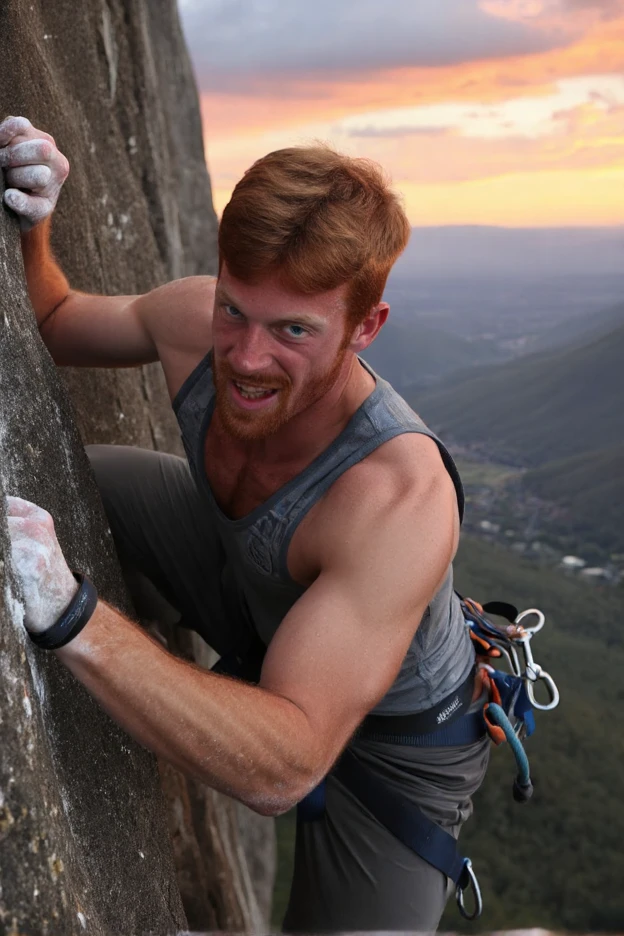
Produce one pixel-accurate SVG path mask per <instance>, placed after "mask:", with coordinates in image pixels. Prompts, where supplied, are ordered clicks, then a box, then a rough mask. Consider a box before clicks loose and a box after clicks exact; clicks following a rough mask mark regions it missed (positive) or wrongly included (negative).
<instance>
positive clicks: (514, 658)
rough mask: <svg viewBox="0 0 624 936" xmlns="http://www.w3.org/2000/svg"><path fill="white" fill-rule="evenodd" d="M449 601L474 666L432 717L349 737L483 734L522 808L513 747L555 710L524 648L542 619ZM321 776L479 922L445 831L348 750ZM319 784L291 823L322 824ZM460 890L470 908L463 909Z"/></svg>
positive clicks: (256, 659) (230, 660)
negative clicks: (507, 754) (508, 773)
mask: <svg viewBox="0 0 624 936" xmlns="http://www.w3.org/2000/svg"><path fill="white" fill-rule="evenodd" d="M458 597H459V600H460V603H461V609H462V613H463V615H464V619H465V621H466V625H467V627H468V629H469V633H470V637H471V639H472V642H473V645H474V649H475V653H476V664H475V667H474V668H473V669H472V670H471V671H470V673H469V674H468V676H467V678H466V679H465V680H464V682H463V683H462V684H461V685H460V686H459V687H458V688H457V689H456V690H454V691H453V692H452V693H449V695H447V696H445V698H444V699H442V700H441V701H440V702H438V704H437V705H436V706H434V707H433V708H430V709H427V710H426V711H424V712H417V713H415V714H411V715H368V716H367V717H366V718H365V719H364V721H363V722H362V725H361V726H360V728H359V730H358V732H357V738H358V739H362V740H367V741H382V742H389V743H391V744H404V745H411V746H417V747H447V746H455V745H467V744H473V743H475V742H476V741H479V740H480V739H481V738H484V737H485V735H486V734H489V736H490V738H491V740H492V741H493V742H494V743H495V744H496V745H500V744H502V743H503V742H504V741H507V743H508V744H509V747H510V749H511V751H512V752H513V755H514V757H515V760H516V767H517V774H516V777H515V779H514V784H513V796H514V799H515V800H516V801H517V802H520V803H525V802H527V801H528V800H529V799H530V797H531V794H532V792H533V786H532V784H531V773H530V768H529V761H528V758H527V755H526V752H525V750H524V747H523V744H522V742H523V741H524V739H525V738H528V737H529V736H530V735H531V734H532V733H533V731H534V730H535V719H534V717H533V710H534V709H539V710H540V711H550V710H551V709H554V708H556V706H557V705H558V703H559V692H558V689H557V686H556V685H555V682H554V680H553V679H552V677H551V676H550V675H549V674H548V673H547V672H546V671H545V670H543V669H542V667H541V666H540V665H539V663H537V662H536V660H535V659H534V657H533V653H532V649H531V640H532V638H533V637H534V636H535V634H537V633H538V632H539V631H540V630H541V629H542V627H543V626H544V623H545V618H544V615H543V614H542V612H541V611H539V610H538V609H537V608H529V609H528V610H526V611H523V612H522V613H521V614H519V613H518V610H517V609H516V608H515V607H514V606H513V605H510V604H507V603H505V602H497V601H494V602H490V603H489V604H485V605H480V604H479V603H478V602H476V601H473V600H472V599H471V598H463V597H462V596H461V595H458ZM489 615H495V616H497V617H502V618H503V619H505V620H506V621H507V622H508V624H507V626H502V627H499V626H497V625H496V624H494V623H493V622H492V621H491V620H490V619H489ZM531 618H535V619H536V622H535V623H534V624H533V626H532V627H530V626H527V623H526V622H527V621H529V620H530V619H531ZM264 652H265V648H264V646H263V645H260V643H259V642H258V643H257V645H254V646H252V647H250V648H249V649H248V651H247V652H246V653H245V654H242V655H238V654H235V653H231V654H226V655H225V656H224V657H222V658H221V659H220V660H219V662H218V663H217V664H216V666H215V667H213V669H214V670H215V671H216V672H220V673H226V674H228V675H231V676H237V677H239V678H242V679H246V680H248V681H250V682H257V681H258V680H259V679H260V669H261V666H262V657H263V655H264ZM494 661H497V662H500V661H502V662H505V663H506V664H507V667H508V669H509V672H506V671H504V670H500V669H496V668H495V667H494V666H493V665H492V663H493V662H494ZM477 675H479V677H480V679H481V681H482V683H483V686H484V695H487V697H488V698H487V701H486V702H485V703H484V705H483V708H478V709H475V710H474V711H470V709H471V708H474V706H473V705H472V704H471V703H472V696H473V690H474V684H475V677H476V676H477ZM540 683H542V684H543V686H544V688H545V690H546V692H547V694H548V701H547V702H542V701H539V700H538V698H537V696H536V688H537V686H538V685H539V684H540ZM486 689H487V693H486V692H485V690H486ZM329 776H331V777H333V778H335V779H336V780H337V781H338V782H339V783H341V784H342V785H343V786H344V787H346V789H347V790H349V791H350V793H351V794H352V795H353V796H355V797H356V799H358V800H359V801H360V802H361V803H362V805H363V806H364V807H365V808H366V809H367V810H368V811H369V812H370V813H372V815H373V816H374V817H375V818H376V819H377V821H378V822H380V823H381V824H382V825H383V826H385V827H386V828H387V829H388V831H389V832H391V833H392V834H393V835H394V836H396V838H398V839H399V841H401V842H403V844H404V845H406V846H407V847H408V848H410V849H411V850H412V851H413V852H415V853H416V854H417V855H419V856H420V857H421V858H422V859H423V860H424V861H426V862H428V863H429V864H431V865H433V867H435V868H437V869H438V870H439V871H441V872H442V873H443V874H445V875H446V876H447V877H448V878H449V879H450V880H451V881H453V883H454V884H455V896H456V900H457V905H458V907H459V911H460V913H461V914H462V916H463V917H465V918H466V919H467V920H476V919H477V918H478V917H479V916H480V915H481V912H482V910H483V901H482V898H481V891H480V888H479V882H478V881H477V877H476V874H475V872H474V870H473V867H472V863H471V861H470V859H469V858H465V857H463V856H462V855H461V853H460V852H459V851H458V848H457V842H456V839H455V838H454V836H452V835H451V834H450V832H447V831H446V830H445V829H443V828H442V827H441V826H439V825H438V824H437V823H436V822H433V821H432V820H431V819H429V817H428V816H427V815H426V814H425V813H424V812H423V811H422V810H421V809H419V807H418V806H417V805H416V804H415V803H413V802H412V801H411V800H408V799H406V798H405V797H404V796H402V795H401V794H399V793H397V792H396V791H395V790H393V789H390V788H389V786H388V784H387V783H386V782H385V781H384V780H383V779H382V778H380V777H379V776H377V775H376V774H375V773H374V772H373V771H372V770H371V769H370V767H368V765H367V764H365V763H364V762H363V760H362V758H361V757H359V756H358V754H357V751H354V750H353V749H352V748H350V747H349V748H347V749H346V750H345V751H344V753H343V754H342V756H341V757H340V759H339V760H338V762H337V764H336V765H335V766H334V768H333V769H332V771H331V772H330V774H329ZM326 783H327V778H325V779H324V780H322V781H321V783H320V784H319V785H318V786H317V787H315V788H314V789H313V790H312V791H311V792H310V793H309V794H308V795H307V796H306V797H305V798H304V799H303V800H302V801H301V802H300V803H299V804H298V806H297V821H298V822H303V823H306V822H314V821H315V820H318V819H321V818H322V817H323V816H324V814H325V790H326ZM469 891H470V892H471V893H472V900H471V903H472V908H471V909H469V908H468V906H467V905H466V900H465V897H466V895H467V894H468V892H469Z"/></svg>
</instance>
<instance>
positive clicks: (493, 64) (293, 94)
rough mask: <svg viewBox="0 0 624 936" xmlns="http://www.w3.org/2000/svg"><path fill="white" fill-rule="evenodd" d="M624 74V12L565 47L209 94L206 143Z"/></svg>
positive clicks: (495, 99) (261, 83) (278, 79)
mask: <svg viewBox="0 0 624 936" xmlns="http://www.w3.org/2000/svg"><path fill="white" fill-rule="evenodd" d="M623 72H624V15H622V16H620V17H618V18H616V19H612V20H610V21H609V22H601V21H597V22H594V23H593V24H592V25H591V27H589V28H588V30H587V32H586V33H585V34H584V35H583V36H582V38H580V39H578V40H577V41H574V42H573V43H572V44H571V45H569V46H568V47H567V48H561V49H557V50H554V51H551V52H543V53H538V54H535V55H531V56H518V57H515V58H508V59H499V60H488V61H483V62H472V63H467V64H465V65H455V66H452V67H438V68H407V69H397V70H394V71H384V72H377V73H372V74H367V73H362V74H361V75H360V76H358V77H357V78H354V77H353V76H346V77H345V78H344V80H339V79H338V78H336V77H333V78H332V80H327V81H319V80H318V79H312V78H306V77H302V78H297V77H296V76H293V79H292V81H291V82H289V84H288V87H287V88H284V78H283V76H282V75H275V76H274V78H271V77H267V76H263V78H262V79H261V80H260V79H259V80H258V85H257V88H256V90H255V93H254V94H214V93H210V94H207V93H205V94H203V95H202V98H201V106H202V116H203V119H204V126H205V127H206V133H207V139H208V141H211V140H216V139H219V138H222V137H228V138H229V137H232V136H237V135H248V134H253V133H258V132H266V131H270V130H273V129H276V128H280V129H285V128H288V127H295V126H300V125H302V124H304V123H313V122H315V121H321V120H322V121H324V122H326V121H333V120H338V119H340V118H342V117H344V116H346V115H352V114H357V113H364V112H366V111H371V110H381V109H383V108H397V107H417V106H422V105H426V104H436V103H440V102H448V101H478V102H480V103H493V104H494V103H499V102H501V101H506V100H509V99H510V98H513V97H518V96H521V95H526V94H530V95H532V96H538V95H545V94H549V93H552V91H553V88H554V83H555V82H556V81H557V80H559V79H561V78H567V77H573V76H578V75H591V74H608V73H612V74H617V73H623Z"/></svg>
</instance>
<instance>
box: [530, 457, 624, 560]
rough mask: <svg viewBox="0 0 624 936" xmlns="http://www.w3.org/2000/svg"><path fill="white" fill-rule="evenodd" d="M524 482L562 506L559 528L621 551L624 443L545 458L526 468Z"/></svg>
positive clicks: (623, 547)
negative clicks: (538, 463) (549, 460)
mask: <svg viewBox="0 0 624 936" xmlns="http://www.w3.org/2000/svg"><path fill="white" fill-rule="evenodd" d="M522 483H523V485H524V487H525V488H526V489H527V490H529V491H531V492H532V493H533V494H535V495H537V496H538V497H540V498H542V499H543V500H546V501H553V502H556V503H557V504H559V505H560V506H561V508H562V514H561V515H560V516H559V517H558V518H557V528H558V530H559V531H560V532H561V533H563V534H566V535H572V536H574V537H575V538H576V540H577V541H585V542H586V543H596V544H597V545H601V546H604V547H605V548H607V549H608V550H609V551H610V552H613V553H615V552H617V553H624V443H622V444H621V445H616V446H614V447H613V448H609V449H601V450H600V451H598V452H588V453H585V454H582V455H575V456H574V457H573V458H565V459H562V460H560V461H554V462H549V463H548V464H546V465H543V466H542V467H541V468H535V469H533V470H531V471H528V472H527V473H526V474H525V475H524V477H523V479H522ZM597 521H598V522H597Z"/></svg>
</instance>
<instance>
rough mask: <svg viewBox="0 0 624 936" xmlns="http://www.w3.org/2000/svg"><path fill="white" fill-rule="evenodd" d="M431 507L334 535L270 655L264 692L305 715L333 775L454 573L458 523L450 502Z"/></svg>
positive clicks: (351, 522)
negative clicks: (281, 698)
mask: <svg viewBox="0 0 624 936" xmlns="http://www.w3.org/2000/svg"><path fill="white" fill-rule="evenodd" d="M431 500H432V499H431V498H428V499H426V502H425V503H423V502H419V503H414V504H412V503H411V502H410V501H409V499H408V502H407V503H402V504H401V505H400V506H401V508H402V509H401V510H396V509H392V508H390V509H387V505H386V509H385V510H384V509H383V505H380V510H379V511H378V512H374V513H373V515H372V517H371V515H370V514H368V515H367V517H368V519H362V518H358V516H357V513H355V514H354V513H352V514H351V515H350V516H349V519H348V520H347V521H346V522H345V524H344V526H342V527H340V526H339V527H338V528H337V529H334V530H333V531H332V532H333V535H332V536H331V538H330V539H331V546H330V547H329V549H328V556H329V558H328V559H327V561H326V562H325V565H324V567H323V569H322V571H321V573H320V575H319V577H318V578H317V579H316V581H315V582H314V583H313V585H311V586H310V587H309V588H308V589H307V590H306V592H305V593H304V594H303V596H302V597H301V598H300V599H299V601H298V602H297V603H296V604H295V605H294V606H293V608H292V609H291V610H290V612H289V613H288V615H287V616H286V617H285V618H284V620H283V622H282V624H281V625H280V627H279V629H278V631H277V633H276V634H275V637H274V638H273V641H272V642H271V645H270V647H269V650H268V652H267V656H266V658H265V664H264V668H263V672H262V681H261V685H263V686H265V687H266V688H267V689H270V690H272V691H274V692H277V693H279V694H281V695H283V696H284V697H286V698H288V699H290V701H292V702H294V703H295V704H296V705H298V706H299V707H300V708H301V709H302V710H303V711H304V712H305V713H306V715H307V717H308V720H309V721H310V724H311V727H312V729H313V732H314V735H315V737H316V738H317V739H318V744H319V756H320V757H322V758H323V759H324V761H325V763H326V766H327V768H329V766H330V765H331V763H332V762H333V760H334V759H335V757H336V756H337V755H338V754H339V753H340V750H341V749H342V748H343V747H344V745H345V744H346V743H347V742H348V740H349V738H350V736H351V735H352V734H353V732H354V731H355V729H356V728H357V726H358V725H359V723H360V722H361V721H362V719H363V718H364V717H365V716H366V714H367V713H368V712H369V711H370V710H371V709H372V708H374V707H375V705H377V703H378V702H379V701H380V700H381V699H382V698H383V696H384V695H385V694H386V692H387V691H388V689H389V688H390V687H391V685H392V683H393V682H394V680H395V679H396V676H397V674H398V672H399V670H400V668H401V664H402V662H403V660H404V658H405V655H406V653H407V650H408V648H409V646H410V643H411V641H412V639H413V637H414V634H415V632H416V630H417V627H418V624H419V623H420V621H421V619H422V617H423V614H424V612H425V610H426V607H427V605H428V604H429V602H430V601H431V599H432V598H433V596H434V594H435V593H436V591H437V589H438V587H439V586H440V584H441V583H442V581H443V580H444V577H445V575H446V574H447V572H448V568H449V565H450V562H451V559H452V555H453V549H454V523H453V513H452V510H451V509H450V508H449V507H448V506H446V504H447V500H448V498H447V497H446V495H444V496H442V497H441V498H437V497H434V498H433V501H435V503H433V504H431V503H429V501H431ZM446 514H448V517H447V520H446V522H445V521H444V519H443V515H446Z"/></svg>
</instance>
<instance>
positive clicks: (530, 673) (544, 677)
mask: <svg viewBox="0 0 624 936" xmlns="http://www.w3.org/2000/svg"><path fill="white" fill-rule="evenodd" d="M531 614H534V615H536V616H537V624H536V625H535V626H534V627H524V625H522V621H523V620H524V618H526V617H528V616H529V615H531ZM545 620H546V618H545V617H544V615H543V613H542V612H541V611H539V610H538V609H537V608H528V609H527V610H526V611H523V612H522V613H521V614H519V615H518V617H517V618H516V620H515V622H514V623H515V624H517V625H519V626H521V627H522V630H523V631H524V635H523V636H522V637H515V638H514V641H515V642H516V643H519V644H520V645H521V646H522V650H523V651H524V660H525V669H524V674H523V675H524V679H525V685H526V690H527V695H528V697H529V701H530V703H531V705H532V706H533V707H534V708H536V709H539V710H540V711H541V712H549V711H550V710H551V709H554V708H556V707H557V706H558V705H559V690H558V689H557V686H556V683H555V681H554V679H553V678H552V676H550V674H549V673H547V672H546V670H543V669H542V667H541V666H540V665H539V663H536V662H535V660H534V659H533V653H532V651H531V638H532V637H533V635H534V634H537V632H538V631H541V629H542V627H543V626H544V622H545ZM539 681H543V682H544V683H545V684H546V689H547V691H548V696H549V701H548V702H547V703H546V704H544V703H543V702H538V701H537V699H536V698H535V683H537V682H539Z"/></svg>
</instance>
